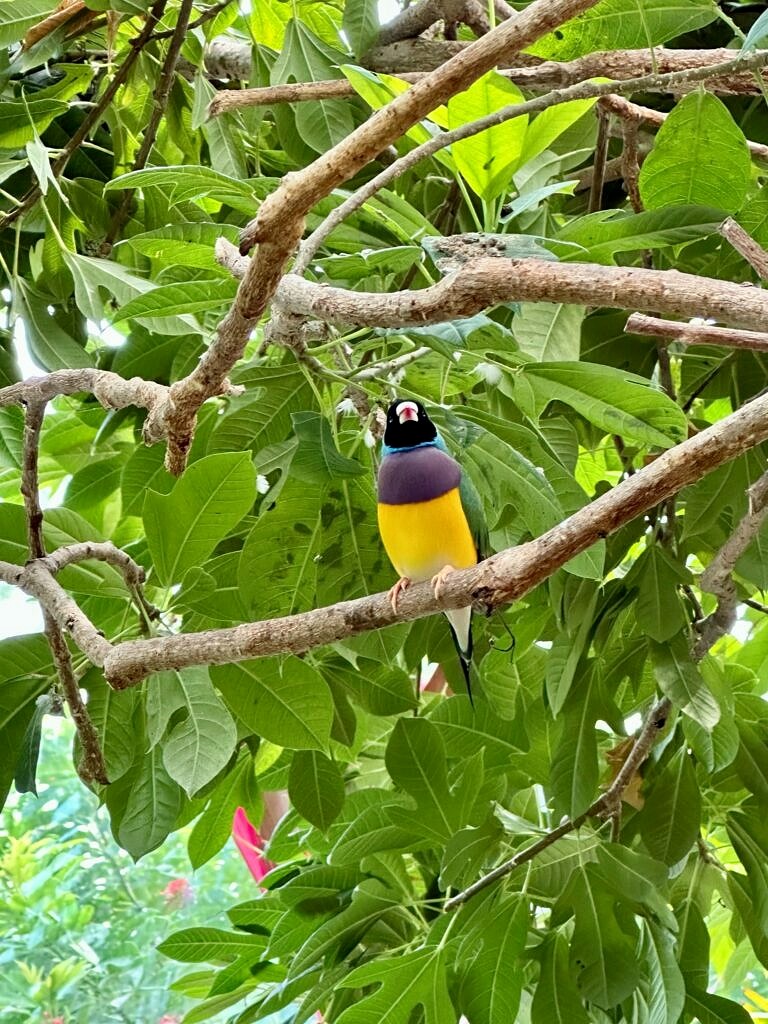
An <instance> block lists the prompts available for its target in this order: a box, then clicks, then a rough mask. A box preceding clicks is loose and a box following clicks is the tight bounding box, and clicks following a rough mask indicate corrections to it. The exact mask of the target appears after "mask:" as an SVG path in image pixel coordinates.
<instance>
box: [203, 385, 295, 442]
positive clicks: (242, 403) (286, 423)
mask: <svg viewBox="0 0 768 1024" xmlns="http://www.w3.org/2000/svg"><path fill="white" fill-rule="evenodd" d="M234 379H235V382H236V383H237V384H242V385H243V386H244V387H245V389H246V391H245V394H244V395H242V396H240V397H238V398H233V399H231V400H230V401H229V403H228V407H227V409H226V411H225V412H224V414H223V415H222V416H220V417H218V422H217V423H216V426H215V427H214V431H213V434H212V436H211V441H210V444H209V451H211V452H219V451H222V452H228V451H232V450H233V449H234V450H238V451H245V450H246V449H250V450H251V451H254V452H257V451H259V450H260V449H262V448H265V447H266V446H267V445H272V444H276V443H277V442H279V441H284V440H285V438H286V437H287V436H288V434H289V433H290V431H291V426H292V416H293V414H294V413H295V412H298V411H300V410H306V409H309V408H310V407H311V406H312V405H313V404H314V397H313V392H312V388H311V387H310V385H309V383H308V381H307V377H306V374H304V373H303V372H302V371H301V369H300V368H299V367H297V366H295V365H294V366H290V365H289V366H257V367H250V366H246V367H244V368H243V369H241V370H238V371H237V372H236V373H235V375H234Z"/></svg>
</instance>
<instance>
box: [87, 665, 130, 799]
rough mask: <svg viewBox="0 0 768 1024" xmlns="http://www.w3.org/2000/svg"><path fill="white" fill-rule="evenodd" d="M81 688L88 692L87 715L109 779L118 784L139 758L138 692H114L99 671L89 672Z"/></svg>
mask: <svg viewBox="0 0 768 1024" xmlns="http://www.w3.org/2000/svg"><path fill="white" fill-rule="evenodd" d="M81 685H82V686H85V687H86V689H87V690H88V714H89V715H90V716H91V721H92V722H93V724H94V726H95V727H96V732H97V733H98V736H99V744H100V746H101V749H102V752H103V754H104V760H105V762H106V765H107V778H108V779H109V781H110V782H116V781H117V780H118V779H120V778H122V777H123V775H125V773H126V772H128V771H130V769H131V766H132V765H133V763H134V760H135V758H136V753H137V751H136V740H137V736H136V732H135V729H134V713H135V711H136V706H137V699H136V697H137V693H136V690H132V689H131V690H113V689H112V687H111V686H108V685H107V684H106V682H105V681H104V676H103V675H102V673H101V672H100V671H99V670H98V669H91V670H90V671H89V672H88V673H86V675H85V676H84V677H83V679H82V680H81Z"/></svg>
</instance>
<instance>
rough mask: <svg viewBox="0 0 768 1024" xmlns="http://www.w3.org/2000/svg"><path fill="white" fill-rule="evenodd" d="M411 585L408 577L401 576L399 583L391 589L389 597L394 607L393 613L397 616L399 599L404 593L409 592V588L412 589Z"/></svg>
mask: <svg viewBox="0 0 768 1024" xmlns="http://www.w3.org/2000/svg"><path fill="white" fill-rule="evenodd" d="M410 585H411V581H410V579H409V578H408V577H407V576H401V577H400V579H399V580H398V581H397V583H396V584H395V585H394V587H390V588H389V593H388V594H387V597H388V598H389V603H390V604H391V605H392V611H393V612H394V613H395V614H397V599H398V597H399V596H400V594H401V593H402V591H403V590H407V589H408V587H410Z"/></svg>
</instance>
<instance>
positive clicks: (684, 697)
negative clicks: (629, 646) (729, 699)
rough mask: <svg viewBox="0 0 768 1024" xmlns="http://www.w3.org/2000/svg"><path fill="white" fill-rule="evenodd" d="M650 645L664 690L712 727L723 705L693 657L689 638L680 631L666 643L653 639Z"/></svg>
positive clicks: (688, 713) (658, 677) (685, 709)
mask: <svg viewBox="0 0 768 1024" xmlns="http://www.w3.org/2000/svg"><path fill="white" fill-rule="evenodd" d="M649 646H650V652H651V660H652V661H653V671H654V674H655V676H656V680H657V682H658V684H659V687H660V688H661V690H662V692H663V693H665V694H666V695H667V696H668V697H669V698H670V700H672V701H674V702H675V704H677V705H679V706H680V707H681V708H682V710H683V712H684V713H685V714H686V715H690V717H691V718H692V719H693V720H694V721H695V722H698V724H699V725H700V726H702V727H703V728H704V729H711V728H712V727H713V726H714V725H716V724H717V722H718V721H719V719H720V708H719V706H718V703H717V701H716V700H715V698H714V697H713V696H712V692H711V691H710V689H709V688H708V686H707V684H706V683H705V681H704V678H703V677H702V675H701V673H700V672H699V670H698V668H697V667H696V665H695V664H694V662H693V660H692V659H691V653H690V649H689V646H688V641H687V638H686V637H685V636H684V635H681V636H678V637H676V638H675V639H674V640H673V641H672V642H671V643H664V644H660V643H655V642H654V641H651V642H650V645H649Z"/></svg>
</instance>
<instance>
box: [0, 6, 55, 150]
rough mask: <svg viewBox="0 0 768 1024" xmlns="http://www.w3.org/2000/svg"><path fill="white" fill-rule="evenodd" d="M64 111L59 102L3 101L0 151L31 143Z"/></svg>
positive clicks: (0, 122) (0, 124)
mask: <svg viewBox="0 0 768 1024" xmlns="http://www.w3.org/2000/svg"><path fill="white" fill-rule="evenodd" d="M1 10H2V9H0V11H1ZM0 31H2V29H1V28H0ZM66 111H67V104H66V103H62V102H61V100H27V101H26V102H24V103H14V102H11V101H9V100H4V101H3V105H2V108H0V149H11V150H13V149H19V148H21V147H22V146H25V145H26V144H27V143H28V142H32V140H33V139H34V138H35V135H36V133H37V134H38V135H39V134H40V133H41V132H43V131H45V129H46V128H47V127H48V125H49V124H50V123H51V121H53V119H54V118H55V117H58V116H59V115H60V114H64V113H66Z"/></svg>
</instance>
